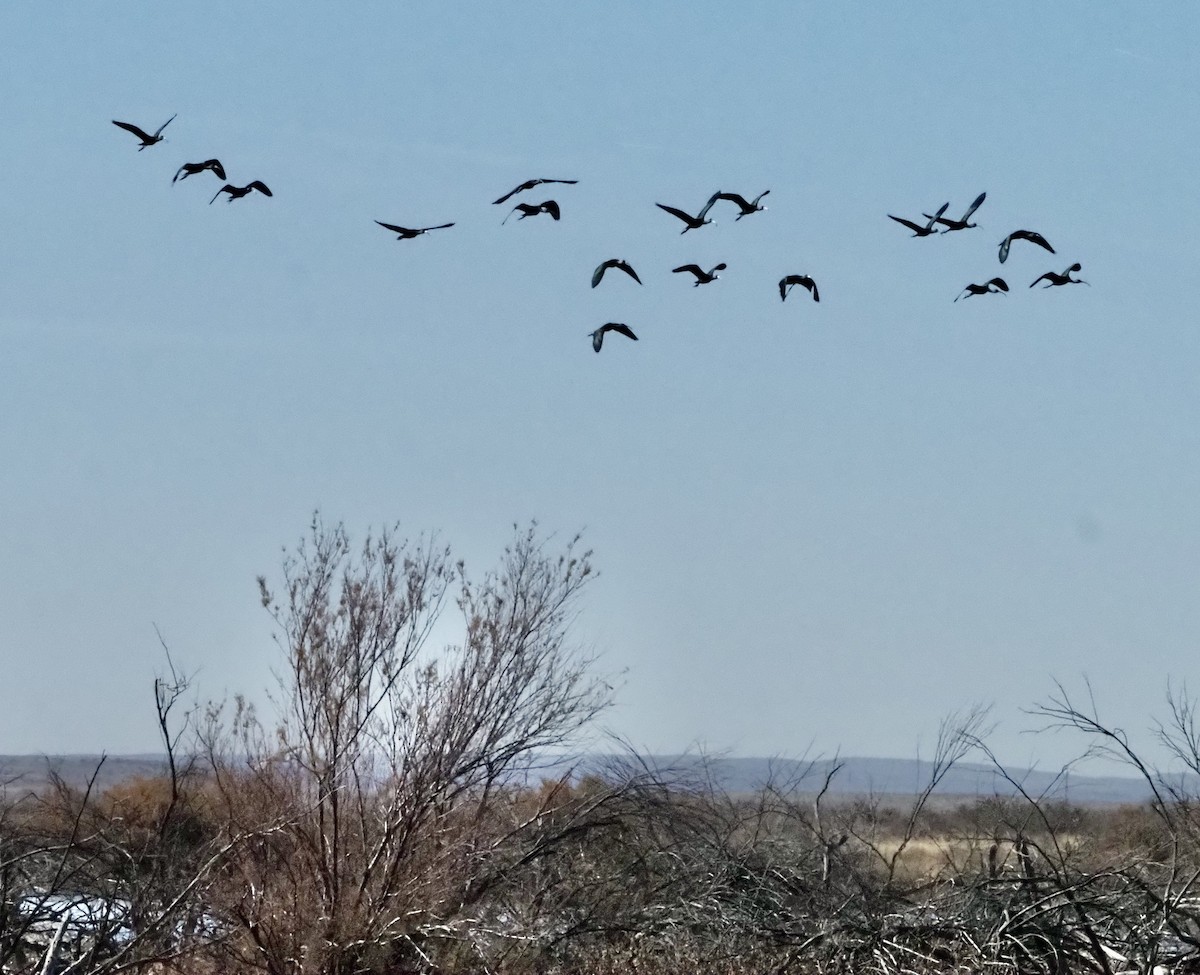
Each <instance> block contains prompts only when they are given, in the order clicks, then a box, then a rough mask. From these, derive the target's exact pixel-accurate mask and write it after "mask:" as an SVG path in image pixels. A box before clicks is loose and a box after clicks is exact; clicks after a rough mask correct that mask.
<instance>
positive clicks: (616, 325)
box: [589, 322, 638, 352]
mask: <svg viewBox="0 0 1200 975" xmlns="http://www.w3.org/2000/svg"><path fill="white" fill-rule="evenodd" d="M605 332H618V333H619V334H621V335H624V336H625V337H626V338H630V339H633V340H634V341H635V342H636V341H637V340H638V337H637V336H636V335H634V334H633V329H632V328H630V327H629V326H628V325H622V324H621V323H620V322H609V323H608V324H607V325H601V326H600V327H599V328H598V329H596V331H594V332H590V333H589V334H590V335H591V337H592V348H593V349H595V350H596V351H597V352H599V351H600V346H602V345H603V344H604V333H605Z"/></svg>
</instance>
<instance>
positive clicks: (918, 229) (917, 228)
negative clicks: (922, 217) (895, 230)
mask: <svg viewBox="0 0 1200 975" xmlns="http://www.w3.org/2000/svg"><path fill="white" fill-rule="evenodd" d="M888 216H889V217H891V218H892V219H893V220H895V221H896V223H902V224H904V226H906V227H907V228H908V229H909V230H911V231H913V232H914V233H920V232H921V231H922V230H927V229H928V228H927V227H922V226H921V225H920V224H919V223H913V222H912V221H911V220H905V219H904V218H903V217H895V216H892V214H890V213H889V214H888Z"/></svg>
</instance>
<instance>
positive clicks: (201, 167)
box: [171, 159, 225, 183]
mask: <svg viewBox="0 0 1200 975" xmlns="http://www.w3.org/2000/svg"><path fill="white" fill-rule="evenodd" d="M206 169H207V170H209V172H212V173H215V174H216V177H217V179H224V178H225V167H224V166H222V165H221V160H220V159H205V160H204V162H200V163H184V164H183V165H182V166H180V167H179V171H178V172H177V173H176V174H175V179H173V180H171V182H172V183H174V182H175V180H179V179H187V178H188V177H189V176H195V175H196V174H197V173H202V172H204V171H205V170H206Z"/></svg>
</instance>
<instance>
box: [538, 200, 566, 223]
mask: <svg viewBox="0 0 1200 975" xmlns="http://www.w3.org/2000/svg"><path fill="white" fill-rule="evenodd" d="M542 209H543V210H545V211H546V212H547V213H548V214H550V216H552V217H553V218H554V219H555V220H557V219H559V218H560V217H561V216H562V211H561V210H560V209H559V208H558V204H557V203H556V202H554V200H547V201H546V202H545V203H543V204H542Z"/></svg>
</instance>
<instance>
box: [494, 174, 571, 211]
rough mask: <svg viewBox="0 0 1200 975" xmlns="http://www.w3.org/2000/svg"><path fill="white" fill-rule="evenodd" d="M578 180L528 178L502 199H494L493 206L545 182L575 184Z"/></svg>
mask: <svg viewBox="0 0 1200 975" xmlns="http://www.w3.org/2000/svg"><path fill="white" fill-rule="evenodd" d="M578 182H579V180H577V179H527V180H525V182H524V183H522V184H521V185H520V186H518V187H517V188H516V189H513V190H509V191H508V192H507V193H505V194H504V195H503V196H502V197H500V199H498V200H492V206H495V205H496V204H497V203H503V202H504V201H505V200H507V199H508V198H509V197H510V196H516V195H517V194H518V193H524V192H525V191H526V190H531V189H533V188H534V187H535V186H541V185H542V184H543V183H570V184H571V185H572V186H573V185H574V184H576V183H578Z"/></svg>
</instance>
